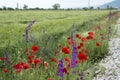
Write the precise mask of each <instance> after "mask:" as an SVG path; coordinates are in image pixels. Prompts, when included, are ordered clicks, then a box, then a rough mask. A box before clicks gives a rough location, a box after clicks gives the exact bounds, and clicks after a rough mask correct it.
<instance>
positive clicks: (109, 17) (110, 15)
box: [108, 11, 112, 21]
mask: <svg viewBox="0 0 120 80" xmlns="http://www.w3.org/2000/svg"><path fill="white" fill-rule="evenodd" d="M111 18H112V12H111V11H110V12H109V14H108V21H110V20H111Z"/></svg>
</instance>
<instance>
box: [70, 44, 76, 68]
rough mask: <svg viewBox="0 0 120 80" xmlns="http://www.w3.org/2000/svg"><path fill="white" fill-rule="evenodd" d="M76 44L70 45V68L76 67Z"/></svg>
mask: <svg viewBox="0 0 120 80" xmlns="http://www.w3.org/2000/svg"><path fill="white" fill-rule="evenodd" d="M76 49H77V48H76V45H75V44H73V45H72V58H71V68H75V67H76V53H77V52H76Z"/></svg>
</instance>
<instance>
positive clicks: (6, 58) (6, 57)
mask: <svg viewBox="0 0 120 80" xmlns="http://www.w3.org/2000/svg"><path fill="white" fill-rule="evenodd" d="M4 58H5V62H6V63H8V51H7V49H6V52H5V56H4Z"/></svg>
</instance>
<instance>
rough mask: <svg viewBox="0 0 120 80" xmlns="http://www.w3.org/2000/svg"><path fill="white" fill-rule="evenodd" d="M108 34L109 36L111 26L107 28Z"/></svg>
mask: <svg viewBox="0 0 120 80" xmlns="http://www.w3.org/2000/svg"><path fill="white" fill-rule="evenodd" d="M108 34H111V26H110V27H109V28H108Z"/></svg>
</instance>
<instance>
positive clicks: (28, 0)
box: [0, 0, 113, 8]
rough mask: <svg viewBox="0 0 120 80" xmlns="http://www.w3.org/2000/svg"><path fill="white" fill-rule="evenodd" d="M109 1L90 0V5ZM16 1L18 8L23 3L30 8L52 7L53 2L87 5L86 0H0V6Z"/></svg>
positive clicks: (14, 4) (74, 6)
mask: <svg viewBox="0 0 120 80" xmlns="http://www.w3.org/2000/svg"><path fill="white" fill-rule="evenodd" d="M111 1H113V0H90V6H98V5H102V4H104V3H107V2H111ZM17 3H19V8H20V7H21V8H22V7H23V5H24V4H26V5H28V7H31V8H35V7H39V8H52V5H53V4H55V3H59V4H60V5H61V8H77V7H88V0H0V7H3V6H6V7H13V8H16V6H17Z"/></svg>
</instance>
